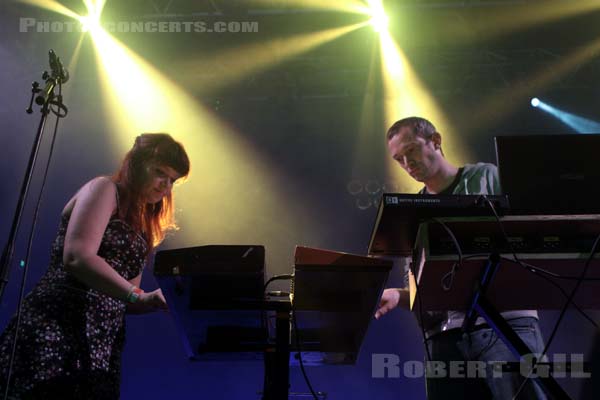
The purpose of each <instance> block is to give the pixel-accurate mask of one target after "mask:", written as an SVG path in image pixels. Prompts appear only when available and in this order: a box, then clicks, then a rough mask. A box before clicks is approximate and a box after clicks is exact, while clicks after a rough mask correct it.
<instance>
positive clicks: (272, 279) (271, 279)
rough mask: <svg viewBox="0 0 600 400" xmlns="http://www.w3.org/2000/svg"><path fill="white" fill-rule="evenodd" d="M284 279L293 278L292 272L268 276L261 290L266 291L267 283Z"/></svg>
mask: <svg viewBox="0 0 600 400" xmlns="http://www.w3.org/2000/svg"><path fill="white" fill-rule="evenodd" d="M286 279H294V274H283V275H273V276H272V277H270V278H269V279H268V280H267V282H265V285H264V287H263V292H266V291H267V287H268V286H269V284H271V282H274V281H278V280H286Z"/></svg>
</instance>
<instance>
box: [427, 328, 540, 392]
mask: <svg viewBox="0 0 600 400" xmlns="http://www.w3.org/2000/svg"><path fill="white" fill-rule="evenodd" d="M507 322H508V323H509V325H511V327H512V328H513V329H514V331H515V332H516V333H517V334H518V335H519V337H520V338H521V340H523V342H525V344H526V345H527V346H528V347H529V348H530V349H531V351H532V353H533V354H541V353H542V351H543V350H544V342H543V339H542V334H541V332H540V328H539V325H538V321H537V319H535V318H532V317H526V318H516V319H513V320H509V321H507ZM427 344H428V346H429V351H430V354H431V358H432V360H434V361H441V362H442V363H438V364H437V369H436V364H435V363H430V365H431V366H432V368H431V369H430V370H429V371H428V377H427V380H426V382H427V398H428V399H430V400H431V399H459V398H460V399H502V400H504V399H512V397H513V396H514V394H515V393H516V392H517V391H518V390H519V387H520V386H521V384H522V382H523V381H524V379H525V378H524V376H522V375H521V373H520V371H519V370H516V371H514V372H512V371H511V372H502V371H500V369H498V367H499V365H496V367H494V361H508V362H516V361H518V360H517V358H516V357H515V356H514V355H513V354H512V353H511V352H510V350H509V349H508V348H507V347H506V345H505V344H504V342H503V341H502V340H501V339H500V338H499V337H498V336H497V335H496V333H495V332H494V331H493V330H492V329H491V328H489V327H486V328H479V329H477V327H476V329H475V330H474V331H473V332H471V333H469V334H464V335H463V334H462V332H461V330H460V329H455V330H451V331H447V332H442V333H439V334H437V335H434V336H432V337H431V338H429V339H428V341H427ZM442 366H443V367H444V368H443V370H442V369H440V368H441V367H442ZM453 366H454V368H453ZM519 399H520V400H527V399H536V400H538V399H539V400H545V399H546V396H545V394H544V392H543V390H542V389H541V388H540V387H539V386H538V385H537V383H535V382H534V381H533V380H532V379H530V380H529V381H528V382H527V383H526V385H525V387H524V388H523V390H522V391H521V393H520V395H519Z"/></svg>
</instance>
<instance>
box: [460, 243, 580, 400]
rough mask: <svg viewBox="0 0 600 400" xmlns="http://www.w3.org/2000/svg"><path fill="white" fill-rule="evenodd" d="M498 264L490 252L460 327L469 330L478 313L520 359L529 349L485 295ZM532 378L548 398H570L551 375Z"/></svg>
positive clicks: (497, 258) (498, 256)
mask: <svg viewBox="0 0 600 400" xmlns="http://www.w3.org/2000/svg"><path fill="white" fill-rule="evenodd" d="M499 265H500V255H499V254H498V253H492V254H490V257H489V258H488V261H487V263H486V266H485V268H484V269H483V271H482V274H481V278H480V280H479V284H478V285H477V287H475V290H474V293H473V300H472V302H471V307H470V308H469V310H467V315H466V318H465V321H464V323H463V327H462V329H463V332H469V331H471V330H472V329H473V327H474V326H475V321H476V320H477V316H478V315H480V316H481V317H483V318H484V319H485V320H486V322H487V324H488V325H489V326H490V327H491V328H492V329H493V330H494V332H496V334H497V335H498V337H499V338H500V339H502V341H503V342H504V343H505V344H506V346H507V347H508V349H509V350H510V351H511V353H513V354H514V355H515V357H517V359H519V360H522V358H523V356H526V355H530V354H532V352H531V350H530V349H529V347H527V345H526V344H525V343H524V342H523V341H522V340H521V338H520V337H519V335H517V334H516V333H515V331H514V330H513V329H512V328H511V326H510V325H509V324H508V322H506V320H505V319H504V318H502V315H500V313H499V312H498V311H497V310H496V308H495V307H494V306H493V305H492V303H490V302H489V301H488V300H487V298H486V297H485V293H486V290H487V288H488V287H489V286H490V283H491V281H492V279H493V278H494V275H495V273H496V271H497V269H498V267H499ZM533 379H535V380H536V382H538V383H539V384H540V386H541V387H542V389H543V390H544V392H546V394H547V395H548V396H550V398H552V399H557V400H562V399H570V397H569V395H568V394H567V393H566V392H565V391H564V390H563V388H562V387H561V386H560V385H559V384H558V382H556V380H554V378H553V377H552V376H547V377H544V376H540V375H536V377H535V378H533Z"/></svg>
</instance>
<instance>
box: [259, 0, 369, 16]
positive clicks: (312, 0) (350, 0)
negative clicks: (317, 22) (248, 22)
mask: <svg viewBox="0 0 600 400" xmlns="http://www.w3.org/2000/svg"><path fill="white" fill-rule="evenodd" d="M248 3H249V4H248V6H249V7H250V6H252V5H254V4H256V5H258V6H265V5H268V6H272V8H273V9H277V8H282V9H284V10H290V8H291V7H298V8H299V9H309V8H313V9H318V10H325V11H340V12H347V13H356V14H366V13H367V12H368V8H367V7H366V5H365V4H364V2H362V1H358V0H327V1H323V0H286V1H285V2H281V3H280V4H281V6H280V7H277V4H276V3H275V2H273V0H253V1H250V2H248Z"/></svg>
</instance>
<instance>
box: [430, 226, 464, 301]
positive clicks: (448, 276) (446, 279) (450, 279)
mask: <svg viewBox="0 0 600 400" xmlns="http://www.w3.org/2000/svg"><path fill="white" fill-rule="evenodd" d="M432 221H434V222H436V223H438V224H440V225H441V226H442V227H443V228H444V230H445V231H446V232H447V233H448V235H450V238H451V239H452V242H453V243H454V247H455V248H456V253H457V254H458V261H457V262H455V263H454V264H453V265H452V268H451V269H450V271H448V272H447V273H445V274H444V276H442V279H441V280H440V283H441V285H442V289H444V290H445V291H446V292H448V291H449V290H450V289H452V284H453V283H454V275H456V271H457V270H458V268H459V267H461V266H462V260H463V252H462V249H461V248H460V244H459V243H458V240H457V239H456V236H455V235H454V232H452V230H451V229H450V228H449V227H448V225H446V224H445V223H444V222H443V221H441V220H440V219H437V218H432Z"/></svg>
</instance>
